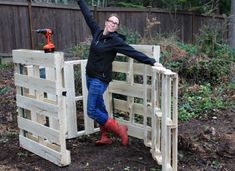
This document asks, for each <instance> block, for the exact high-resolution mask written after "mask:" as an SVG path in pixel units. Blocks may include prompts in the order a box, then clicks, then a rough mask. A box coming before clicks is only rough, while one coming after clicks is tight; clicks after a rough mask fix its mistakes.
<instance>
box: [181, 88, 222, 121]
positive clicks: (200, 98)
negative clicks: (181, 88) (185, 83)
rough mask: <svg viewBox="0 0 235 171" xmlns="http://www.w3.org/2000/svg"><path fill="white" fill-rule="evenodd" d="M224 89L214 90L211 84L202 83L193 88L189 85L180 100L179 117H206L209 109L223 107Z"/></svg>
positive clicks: (182, 118)
mask: <svg viewBox="0 0 235 171" xmlns="http://www.w3.org/2000/svg"><path fill="white" fill-rule="evenodd" d="M223 90H224V89H215V90H212V86H211V85H210V84H206V85H200V86H198V87H197V88H195V89H193V88H190V87H188V88H187V89H186V91H185V92H184V93H183V95H182V97H181V98H180V101H179V119H181V120H185V121H186V120H190V119H192V118H195V117H204V115H205V114H207V113H208V112H209V111H212V110H213V109H217V108H223V107H224V105H225V103H224V102H223V99H222V93H223Z"/></svg>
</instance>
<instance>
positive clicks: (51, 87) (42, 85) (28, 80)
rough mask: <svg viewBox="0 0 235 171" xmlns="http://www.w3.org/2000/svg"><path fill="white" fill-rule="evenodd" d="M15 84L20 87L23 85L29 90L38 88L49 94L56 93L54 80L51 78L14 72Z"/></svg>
mask: <svg viewBox="0 0 235 171" xmlns="http://www.w3.org/2000/svg"><path fill="white" fill-rule="evenodd" d="M15 85H16V86H20V87H25V88H28V89H30V90H39V91H44V92H47V93H51V94H56V84H55V81H51V80H46V79H41V78H34V77H31V76H27V75H21V74H17V73H15Z"/></svg>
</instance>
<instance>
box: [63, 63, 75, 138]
mask: <svg viewBox="0 0 235 171" xmlns="http://www.w3.org/2000/svg"><path fill="white" fill-rule="evenodd" d="M64 75H65V76H64V83H65V89H66V90H67V94H66V97H65V98H66V118H67V129H68V131H67V134H66V135H67V137H66V138H75V137H77V111H76V101H77V99H76V98H75V83H74V65H73V64H71V63H66V64H65V66H64Z"/></svg>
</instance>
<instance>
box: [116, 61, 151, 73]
mask: <svg viewBox="0 0 235 171" xmlns="http://www.w3.org/2000/svg"><path fill="white" fill-rule="evenodd" d="M144 66H145V64H142V63H133V74H134V75H143V73H144ZM146 66H147V76H152V67H151V66H149V65H146ZM113 72H121V73H128V63H127V62H119V61H114V62H113Z"/></svg>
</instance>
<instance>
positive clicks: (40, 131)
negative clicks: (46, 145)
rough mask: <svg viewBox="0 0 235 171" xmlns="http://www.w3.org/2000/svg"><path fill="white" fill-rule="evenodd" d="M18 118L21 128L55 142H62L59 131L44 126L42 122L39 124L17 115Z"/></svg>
mask: <svg viewBox="0 0 235 171" xmlns="http://www.w3.org/2000/svg"><path fill="white" fill-rule="evenodd" d="M17 119H18V126H19V128H20V129H23V130H25V131H27V132H30V133H33V134H34V135H37V136H40V137H43V138H46V139H48V140H49V141H50V142H53V143H58V142H60V141H59V140H60V139H59V131H56V130H54V129H51V128H49V127H46V126H43V125H42V124H39V123H37V122H34V121H31V120H28V119H24V118H22V117H17Z"/></svg>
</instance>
